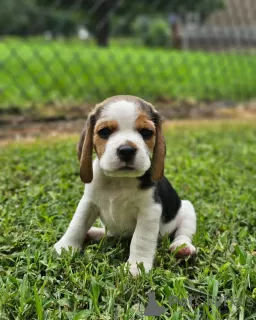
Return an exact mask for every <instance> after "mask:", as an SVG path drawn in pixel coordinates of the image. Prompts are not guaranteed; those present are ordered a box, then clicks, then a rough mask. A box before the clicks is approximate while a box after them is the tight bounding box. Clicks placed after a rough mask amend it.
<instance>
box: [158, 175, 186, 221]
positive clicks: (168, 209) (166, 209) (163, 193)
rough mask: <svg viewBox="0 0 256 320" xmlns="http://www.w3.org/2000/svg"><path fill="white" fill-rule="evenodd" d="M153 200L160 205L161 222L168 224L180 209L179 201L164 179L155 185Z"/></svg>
mask: <svg viewBox="0 0 256 320" xmlns="http://www.w3.org/2000/svg"><path fill="white" fill-rule="evenodd" d="M154 199H155V201H156V202H157V203H161V204H162V221H163V222H164V223H168V222H170V221H171V220H173V219H174V218H175V217H176V215H177V213H178V211H179V209H180V207H181V199H180V197H179V196H178V194H177V192H176V191H175V189H174V188H173V186H172V185H171V184H170V182H169V181H168V179H167V178H166V177H163V178H162V179H160V180H159V181H157V183H156V188H155V193H154Z"/></svg>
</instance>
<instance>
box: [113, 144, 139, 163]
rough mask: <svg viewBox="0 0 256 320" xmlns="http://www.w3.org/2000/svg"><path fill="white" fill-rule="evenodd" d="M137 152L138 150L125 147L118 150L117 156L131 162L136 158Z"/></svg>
mask: <svg viewBox="0 0 256 320" xmlns="http://www.w3.org/2000/svg"><path fill="white" fill-rule="evenodd" d="M136 151H137V149H136V148H134V147H131V146H128V145H124V146H121V147H119V148H118V149H117V154H118V156H119V158H120V159H121V160H123V161H130V160H132V159H133V158H134V156H135V153H136Z"/></svg>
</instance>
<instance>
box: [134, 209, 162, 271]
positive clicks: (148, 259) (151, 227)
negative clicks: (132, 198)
mask: <svg viewBox="0 0 256 320" xmlns="http://www.w3.org/2000/svg"><path fill="white" fill-rule="evenodd" d="M160 216H161V206H160V205H159V204H154V205H152V207H150V208H149V209H148V210H143V212H140V213H139V215H138V217H137V224H136V227H135V231H134V233H133V236H132V241H131V245H130V256H129V259H128V263H129V264H130V272H131V273H132V275H134V276H135V275H137V274H138V273H139V270H138V267H137V263H140V262H142V263H143V265H144V268H145V271H146V272H148V271H149V270H150V269H151V268H152V265H153V260H154V255H155V251H156V245H157V238H158V233H159V221H160Z"/></svg>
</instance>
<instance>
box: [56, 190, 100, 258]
mask: <svg viewBox="0 0 256 320" xmlns="http://www.w3.org/2000/svg"><path fill="white" fill-rule="evenodd" d="M98 216H99V210H98V208H97V207H96V206H95V204H93V203H92V202H90V201H89V200H88V198H87V197H86V196H83V197H82V199H81V200H80V202H79V204H78V207H77V209H76V212H75V214H74V216H73V219H72V220H71V222H70V224H69V227H68V229H67V231H66V233H65V234H64V235H63V237H62V238H61V239H60V240H59V241H58V242H57V243H55V245H54V248H55V250H56V251H57V253H58V254H60V253H61V249H68V247H72V248H73V249H75V248H81V247H82V245H83V243H84V241H85V237H86V234H87V231H88V230H89V229H90V227H91V226H92V225H93V223H94V221H95V220H96V219H97V217H98Z"/></svg>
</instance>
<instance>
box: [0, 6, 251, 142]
mask: <svg viewBox="0 0 256 320" xmlns="http://www.w3.org/2000/svg"><path fill="white" fill-rule="evenodd" d="M255 53H256V1H255V0H197V1H194V0H170V1H166V0H153V1H151V2H148V1H146V0H140V1H128V0H72V1H70V0H55V1H49V0H24V1H20V0H1V11H0V125H1V126H6V125H9V126H12V127H13V128H14V127H15V125H16V126H17V125H20V124H24V123H29V122H31V121H38V122H40V121H41V122H44V121H61V120H75V119H81V117H83V118H84V115H86V113H87V112H88V110H89V109H90V108H91V107H92V106H93V105H94V104H95V103H96V102H99V101H101V100H103V99H105V98H106V97H108V96H111V95H116V94H132V95H138V96H140V97H142V98H145V99H148V100H150V101H152V102H153V103H155V104H156V105H157V106H159V108H160V109H161V112H162V114H163V116H164V117H165V118H168V119H169V118H172V119H176V118H179V119H180V118H187V117H190V118H191V117H192V118H198V117H223V116H224V117H226V116H229V115H230V114H231V113H232V112H234V110H236V113H237V110H239V112H240V113H239V115H240V114H241V110H242V111H243V112H246V113H249V114H251V113H254V112H255V103H254V102H255V100H254V98H255V97H256V57H255ZM70 126H71V125H70ZM5 128H6V127H5ZM5 132H6V130H5ZM3 135H4V133H3V132H1V133H0V137H1V136H3Z"/></svg>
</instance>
